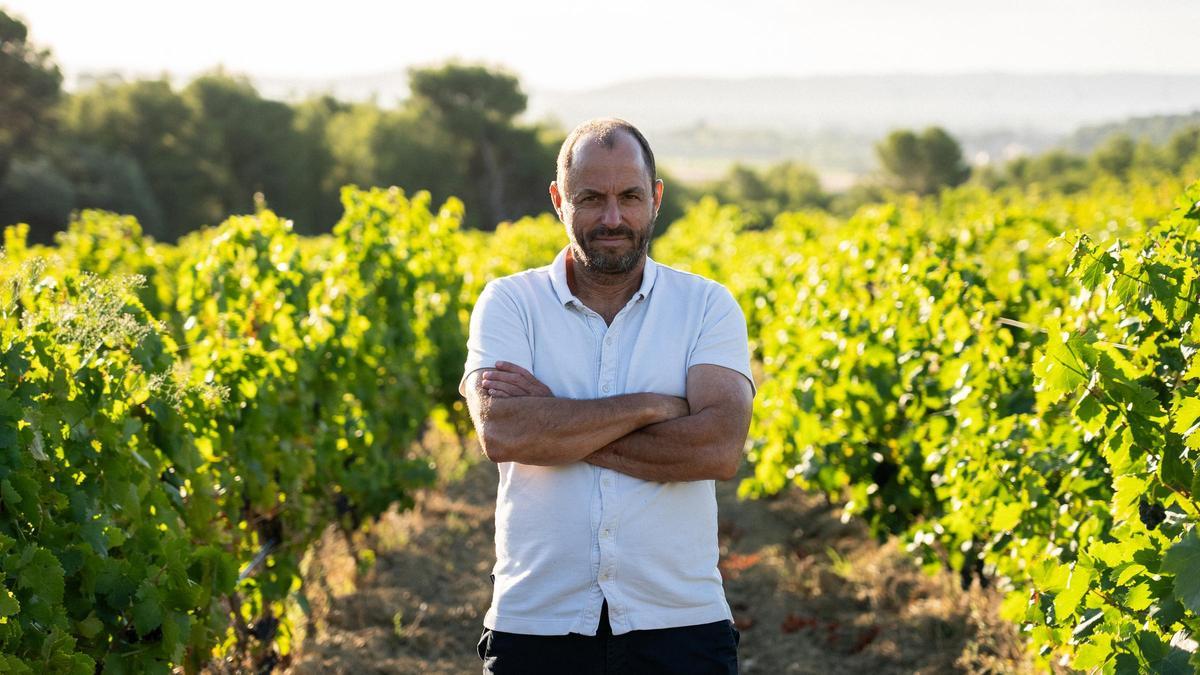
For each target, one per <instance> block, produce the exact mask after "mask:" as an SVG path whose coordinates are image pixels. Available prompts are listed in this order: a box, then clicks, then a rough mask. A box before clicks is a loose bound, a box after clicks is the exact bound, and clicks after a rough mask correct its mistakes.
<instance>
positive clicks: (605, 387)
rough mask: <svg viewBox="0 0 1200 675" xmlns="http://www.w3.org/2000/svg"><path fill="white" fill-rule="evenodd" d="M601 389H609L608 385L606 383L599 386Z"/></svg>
mask: <svg viewBox="0 0 1200 675" xmlns="http://www.w3.org/2000/svg"><path fill="white" fill-rule="evenodd" d="M601 389H603V390H604V391H608V389H609V386H608V385H607V384H606V385H604V386H603V387H601Z"/></svg>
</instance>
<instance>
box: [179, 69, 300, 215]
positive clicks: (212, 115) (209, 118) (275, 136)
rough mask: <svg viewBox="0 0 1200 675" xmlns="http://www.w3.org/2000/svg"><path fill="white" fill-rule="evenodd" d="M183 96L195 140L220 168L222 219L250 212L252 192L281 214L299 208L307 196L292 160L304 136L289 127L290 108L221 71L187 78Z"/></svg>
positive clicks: (291, 119)
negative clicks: (198, 139)
mask: <svg viewBox="0 0 1200 675" xmlns="http://www.w3.org/2000/svg"><path fill="white" fill-rule="evenodd" d="M182 97H183V98H184V100H185V101H186V102H187V104H188V105H189V106H191V107H192V108H193V109H194V110H195V112H196V119H197V120H198V122H199V130H198V131H199V135H200V137H202V138H203V139H204V143H205V145H206V146H208V147H211V148H212V149H213V152H214V154H215V155H216V157H215V158H216V159H217V160H218V161H219V162H220V164H221V165H223V167H224V171H220V172H219V174H218V175H219V176H220V177H221V178H222V180H223V183H222V184H221V185H220V199H221V205H220V209H221V212H222V214H223V215H224V214H230V213H246V212H249V211H251V210H253V208H254V195H255V194H256V193H261V194H263V195H264V196H265V197H266V199H267V201H268V202H269V203H270V204H271V206H272V207H273V208H275V209H276V210H277V211H279V212H280V213H284V214H291V213H293V212H294V211H297V210H301V209H302V206H303V202H304V200H305V197H306V196H307V195H306V194H305V193H304V192H302V188H301V186H300V185H299V179H300V176H301V173H302V171H303V167H301V166H300V165H299V164H298V163H297V162H296V156H297V155H298V154H299V152H300V147H299V146H300V145H301V143H302V142H303V141H304V138H303V137H302V136H301V134H299V133H298V132H297V131H296V129H295V128H294V123H295V117H296V112H295V110H293V109H292V108H291V107H290V106H288V105H287V104H286V103H281V102H279V101H270V100H267V99H264V98H262V97H261V96H259V94H258V91H256V90H255V89H254V86H253V85H251V84H250V82H249V80H246V79H245V78H235V77H231V76H229V75H226V74H225V73H224V72H222V71H217V72H214V73H209V74H207V75H202V76H200V77H198V78H196V79H194V80H192V82H191V83H190V84H188V86H187V87H186V88H185V89H184V90H183V92H182Z"/></svg>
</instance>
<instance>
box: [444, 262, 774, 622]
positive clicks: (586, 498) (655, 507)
mask: <svg viewBox="0 0 1200 675" xmlns="http://www.w3.org/2000/svg"><path fill="white" fill-rule="evenodd" d="M568 250H569V249H568V248H564V249H563V250H562V251H561V252H560V253H559V254H558V257H556V258H555V259H554V262H553V263H551V264H550V265H548V266H546V267H539V268H537V269H532V270H527V271H525V272H521V273H519V274H514V275H512V276H508V277H504V278H502V279H496V280H495V281H492V282H491V283H489V284H488V285H487V286H486V287H485V288H484V290H483V292H482V293H481V294H480V296H479V301H478V303H477V304H476V305H475V309H474V311H473V312H472V314H471V329H470V338H469V340H468V342H467V347H468V354H467V362H466V367H465V372H464V375H463V379H462V381H461V382H460V385H459V391H460V393H464V394H465V385H466V379H467V375H469V374H470V373H472V372H474V371H476V370H479V369H481V368H492V367H494V366H495V364H496V362H497V361H509V362H512V363H515V364H517V365H520V366H522V367H524V368H526V369H528V370H529V371H530V372H532V373H533V374H534V376H535V377H537V378H538V379H539V380H540V381H541V382H542V383H544V384H545V385H546V386H548V387H549V388H550V390H551V391H552V392H554V395H555V396H559V397H564V398H574V399H594V398H601V397H605V396H615V395H617V394H625V393H637V392H653V393H659V394H669V395H672V396H680V397H683V396H685V395H686V381H687V380H686V378H687V372H688V369H689V368H691V367H692V366H694V365H696V364H701V363H709V364H716V365H719V366H724V367H726V368H730V369H732V370H735V371H737V372H740V373H742V374H743V375H745V376H746V379H748V380H750V381H751V386H752V387H753V379H752V377H751V374H750V353H749V347H748V345H747V340H746V322H745V318H744V317H743V315H742V311H741V308H740V307H738V305H737V302H735V301H734V299H733V296H732V295H731V294H730V293H729V291H728V290H726V289H725V287H724V286H721V285H720V284H718V283H716V282H714V281H710V280H708V279H705V278H703V277H700V276H697V275H694V274H689V273H687V272H682V271H679V270H676V269H672V268H670V267H665V266H662V265H658V264H656V263H655V262H654V261H653V260H650V259H649V258H647V260H646V265H645V268H644V271H643V273H642V284H641V287H640V288H639V289H638V291H637V292H636V293H635V294H634V295H633V297H632V298H630V300H629V302H628V304H626V305H625V307H624V308H622V309H621V311H620V312H619V313H618V314H617V316H616V318H614V319H613V322H612V325H610V326H606V325H605V323H604V319H603V318H602V317H601V316H600V315H599V314H597V313H596V312H594V311H592V310H591V309H588V307H587V306H585V305H584V304H583V303H582V302H580V301H579V299H578V298H576V297H575V296H574V295H572V293H571V290H570V288H569V287H568V286H567V275H566V256H567V251H568ZM497 467H498V469H499V472H500V486H499V492H498V493H497V495H496V565H495V568H494V570H493V572H494V574H495V587H494V590H493V595H492V606H491V608H490V609H489V610H488V612H487V614H486V615H485V616H484V620H483V623H484V625H485V626H487V627H488V628H491V629H493V630H499V631H504V632H510V633H525V634H531V635H565V634H567V633H580V634H583V635H595V634H596V631H597V627H598V625H599V620H600V607H601V603H602V602H603V601H604V600H605V599H607V600H608V608H609V622H610V624H611V625H612V630H613V633H614V634H618V635H619V634H622V633H627V632H629V631H631V630H645V629H652V628H668V627H674V626H689V625H695V624H701V623H709V622H712V621H719V620H722V619H730V618H731V614H730V611H729V605H728V604H727V603H726V601H725V591H724V588H723V587H722V585H721V575H720V573H719V572H718V570H717V558H718V551H717V501H716V486H715V483H714V482H713V481H711V480H701V481H688V482H674V483H657V482H652V481H645V480H641V479H639V478H634V477H632V476H628V475H625V474H622V473H620V472H617V471H614V470H611V469H602V468H599V467H596V466H592V465H591V464H588V463H586V462H573V463H570V464H565V465H560V466H551V467H547V466H530V465H526V464H518V463H516V462H502V463H500V464H498V465H497Z"/></svg>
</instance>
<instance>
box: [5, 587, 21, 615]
mask: <svg viewBox="0 0 1200 675" xmlns="http://www.w3.org/2000/svg"><path fill="white" fill-rule="evenodd" d="M19 611H21V603H20V602H19V601H18V600H17V598H16V596H14V595H13V594H12V592H11V591H9V590H8V589H7V588H4V587H2V586H0V617H5V616H12V615H14V614H16V613H17V612H19Z"/></svg>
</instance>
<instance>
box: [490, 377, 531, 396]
mask: <svg viewBox="0 0 1200 675" xmlns="http://www.w3.org/2000/svg"><path fill="white" fill-rule="evenodd" d="M483 386H484V388H485V389H487V390H488V391H489V392H492V391H498V392H501V393H504V394H507V395H509V396H532V395H533V393H532V392H530V391H529V390H528V389H526V388H525V387H522V386H520V385H516V384H510V383H508V382H500V381H499V380H492V381H488V382H486V383H485V384H484V385H483Z"/></svg>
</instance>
